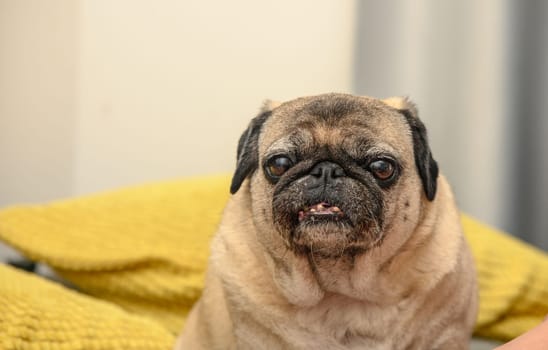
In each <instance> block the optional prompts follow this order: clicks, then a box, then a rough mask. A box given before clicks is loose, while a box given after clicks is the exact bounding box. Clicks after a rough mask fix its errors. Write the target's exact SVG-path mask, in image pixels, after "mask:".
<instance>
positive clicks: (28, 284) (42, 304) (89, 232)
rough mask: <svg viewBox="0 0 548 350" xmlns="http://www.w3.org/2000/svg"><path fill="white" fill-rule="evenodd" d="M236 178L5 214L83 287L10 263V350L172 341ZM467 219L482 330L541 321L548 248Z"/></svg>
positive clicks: (5, 317) (13, 236) (1, 219)
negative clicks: (46, 278)
mask: <svg viewBox="0 0 548 350" xmlns="http://www.w3.org/2000/svg"><path fill="white" fill-rule="evenodd" d="M229 183H230V178H229V177H228V176H213V177H200V178H194V179H184V180H178V181H170V182H162V183H155V184H149V185H143V186H138V187H134V188H128V189H122V190H117V191H113V192H108V193H103V194H97V195H92V196H86V197H80V198H76V199H70V200H63V201H57V202H54V203H51V204H47V205H32V206H18V207H13V208H8V209H4V210H2V211H0V239H1V240H3V241H4V242H6V243H8V244H10V245H12V246H13V247H15V248H16V249H18V250H19V251H21V252H23V253H24V254H25V255H26V256H28V257H29V258H30V259H33V260H36V261H40V262H43V263H47V264H48V265H49V266H51V267H53V268H54V269H55V271H56V272H57V273H58V274H59V275H60V276H61V277H63V278H64V279H66V280H68V281H70V282H71V283H72V284H74V285H75V286H77V288H78V292H75V291H70V290H68V289H66V288H64V287H61V286H58V285H55V284H54V283H52V282H48V281H44V280H42V279H40V278H38V277H35V276H32V275H30V276H29V275H27V274H25V273H22V272H19V271H14V270H13V269H11V268H8V267H5V266H0V281H1V282H0V345H1V346H2V347H0V349H47V348H48V346H49V348H52V349H53V348H54V349H133V348H136V349H137V348H139V349H157V348H163V349H169V348H170V346H171V342H173V340H174V335H175V334H176V333H178V332H179V331H180V329H181V328H182V326H183V321H184V318H185V316H186V314H187V313H188V311H189V309H190V308H191V306H192V304H193V303H194V302H195V301H196V299H197V298H198V297H199V296H200V293H201V290H202V287H203V277H204V270H205V266H206V264H207V257H208V255H209V241H210V238H211V236H212V234H213V233H214V232H215V229H216V226H217V225H218V222H219V219H220V216H221V213H222V210H223V207H224V205H225V203H226V201H227V199H228V196H229V195H228V188H229ZM463 225H464V229H465V233H466V236H467V239H468V240H469V242H470V244H471V246H472V250H473V253H474V257H475V260H476V265H477V269H478V274H479V281H480V312H479V316H478V323H477V331H476V333H477V334H478V335H481V336H485V337H490V338H494V339H499V340H507V339H510V338H513V337H515V336H517V335H519V334H521V333H523V332H524V331H526V330H527V329H530V328H532V327H533V326H535V325H536V324H537V323H539V322H540V321H541V319H542V317H543V316H544V315H545V314H548V257H547V255H546V254H545V253H543V252H541V251H539V250H537V249H535V248H533V247H531V246H528V245H526V244H524V243H522V242H520V241H518V240H516V239H514V238H512V237H510V236H508V235H506V234H504V233H501V232H498V231H496V230H494V229H491V228H489V227H486V226H484V225H482V224H480V223H479V222H477V221H475V220H473V219H471V218H468V217H463ZM48 344H49V345H48ZM51 344H55V346H54V345H51ZM132 344H134V346H133V345H132ZM166 344H167V345H166ZM61 345H62V346H61ZM132 346H133V347H132Z"/></svg>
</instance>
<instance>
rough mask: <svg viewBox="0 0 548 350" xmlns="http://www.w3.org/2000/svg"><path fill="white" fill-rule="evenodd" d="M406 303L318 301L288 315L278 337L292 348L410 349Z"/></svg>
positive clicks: (409, 315)
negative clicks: (317, 303) (384, 305)
mask: <svg viewBox="0 0 548 350" xmlns="http://www.w3.org/2000/svg"><path fill="white" fill-rule="evenodd" d="M412 317H413V310H411V309H410V308H409V307H408V305H404V304H402V305H393V306H387V307H379V306H375V305H371V304H362V303H359V302H350V303H336V302H330V301H328V302H326V303H323V304H322V303H321V304H320V305H318V306H315V307H313V308H307V309H303V310H299V311H296V312H295V313H294V314H293V315H288V319H286V325H285V326H284V327H283V328H282V334H280V335H281V337H282V338H284V342H285V343H286V344H291V346H294V349H341V350H342V349H377V350H384V349H386V350H388V349H390V350H394V349H409V348H412V347H410V344H412V343H413V336H412V334H413V332H412V331H411V330H410V329H408V327H409V323H408V322H407V320H409V319H412Z"/></svg>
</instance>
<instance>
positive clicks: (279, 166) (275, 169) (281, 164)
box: [265, 156, 293, 181]
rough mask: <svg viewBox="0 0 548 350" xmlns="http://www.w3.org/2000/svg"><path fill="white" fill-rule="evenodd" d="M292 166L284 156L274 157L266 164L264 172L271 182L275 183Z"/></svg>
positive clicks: (289, 160)
mask: <svg viewBox="0 0 548 350" xmlns="http://www.w3.org/2000/svg"><path fill="white" fill-rule="evenodd" d="M292 166H293V162H292V161H291V159H289V158H287V157H286V156H274V157H272V158H270V159H269V160H268V161H267V162H266V164H265V171H266V174H267V176H268V177H269V178H270V179H271V180H273V181H276V180H278V179H279V178H280V177H281V176H282V175H283V174H285V172H286V171H288V170H289V168H291V167H292Z"/></svg>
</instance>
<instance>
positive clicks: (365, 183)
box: [272, 159, 383, 256]
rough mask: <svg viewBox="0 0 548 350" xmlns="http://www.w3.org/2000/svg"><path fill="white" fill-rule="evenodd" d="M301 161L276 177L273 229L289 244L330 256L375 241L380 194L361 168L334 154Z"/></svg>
mask: <svg viewBox="0 0 548 350" xmlns="http://www.w3.org/2000/svg"><path fill="white" fill-rule="evenodd" d="M301 163H304V164H300V165H299V166H297V167H295V169H290V170H289V171H288V174H287V176H284V178H283V180H280V182H279V183H277V185H276V187H275V189H274V196H273V201H272V212H273V217H274V222H275V223H276V226H277V231H278V232H279V234H280V235H282V237H283V238H284V241H285V242H286V244H287V245H288V248H290V249H292V250H293V251H295V252H297V253H302V254H308V253H315V254H321V255H324V256H334V255H342V254H348V253H350V254H357V253H359V252H363V251H364V250H366V249H368V248H370V247H372V246H375V245H376V244H378V243H379V242H380V241H381V240H382V221H383V220H382V214H383V201H382V194H381V193H380V191H379V190H378V186H375V185H374V184H373V183H372V182H371V180H370V179H368V178H367V176H364V170H363V169H361V171H356V169H355V168H358V169H359V167H358V166H355V167H354V168H353V167H348V166H342V165H340V164H343V163H342V162H337V160H333V159H329V160H320V161H308V162H301ZM289 172H291V174H290V173H289Z"/></svg>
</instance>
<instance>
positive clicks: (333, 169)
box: [310, 161, 346, 183]
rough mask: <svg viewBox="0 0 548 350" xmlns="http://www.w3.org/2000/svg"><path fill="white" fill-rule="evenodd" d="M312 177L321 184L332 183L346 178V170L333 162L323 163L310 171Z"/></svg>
mask: <svg viewBox="0 0 548 350" xmlns="http://www.w3.org/2000/svg"><path fill="white" fill-rule="evenodd" d="M310 175H312V176H313V177H315V178H316V179H317V180H320V181H321V182H324V183H326V182H331V181H333V180H335V179H336V178H338V177H343V176H345V175H346V174H345V172H344V169H343V168H341V166H340V165H338V164H336V163H333V162H328V161H325V162H321V163H318V164H316V165H315V166H314V167H313V168H312V170H311V171H310Z"/></svg>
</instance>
